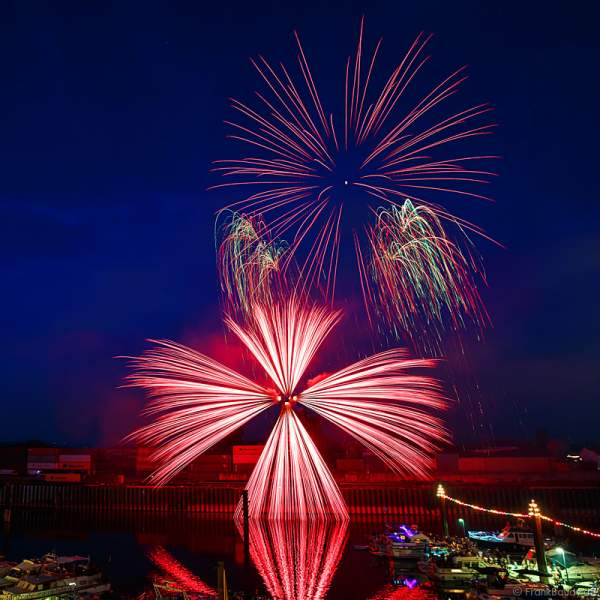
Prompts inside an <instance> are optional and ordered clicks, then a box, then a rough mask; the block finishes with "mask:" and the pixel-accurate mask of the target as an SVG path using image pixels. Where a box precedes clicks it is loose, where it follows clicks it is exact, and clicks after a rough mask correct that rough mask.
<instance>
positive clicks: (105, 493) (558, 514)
mask: <svg viewBox="0 0 600 600" xmlns="http://www.w3.org/2000/svg"><path fill="white" fill-rule="evenodd" d="M242 487H243V486H242V485H239V484H237V485H235V484H234V485H232V484H227V485H225V484H219V483H215V484H207V485H202V486H164V487H162V488H153V487H151V486H144V485H85V484H74V483H71V484H69V483H59V482H11V483H2V484H0V507H2V508H7V507H11V508H16V509H20V508H22V509H29V508H34V509H66V510H72V511H80V512H84V511H86V512H90V511H91V512H116V511H141V512H149V513H209V514H222V515H230V514H232V513H233V511H234V509H235V507H236V505H237V502H238V501H239V498H240V494H241V491H242ZM435 488H436V485H435V484H434V483H433V482H428V483H410V482H407V483H403V484H381V485H374V484H368V485H360V484H343V485H342V486H341V489H342V492H343V494H344V497H345V499H346V502H347V504H348V508H349V511H350V514H351V515H356V516H366V517H369V516H373V517H384V518H387V517H390V518H392V517H393V518H404V519H409V520H413V522H415V523H421V524H423V523H426V522H432V523H433V522H434V521H436V520H437V519H438V517H439V510H438V505H437V501H436V497H435ZM446 492H447V494H448V495H450V496H454V497H456V498H459V499H460V500H462V501H464V502H469V503H471V504H476V505H479V506H485V507H489V508H496V509H500V510H506V511H510V512H519V513H526V512H527V505H528V503H529V500H531V499H532V498H534V499H535V500H536V501H537V503H538V504H539V505H540V507H541V508H542V511H543V512H544V513H545V514H547V515H550V516H552V517H554V518H556V519H560V520H563V521H566V522H570V523H574V524H580V525H583V526H585V525H590V524H596V523H600V487H598V486H593V485H592V486H578V487H573V486H572V485H570V486H556V485H554V486H544V485H531V486H525V485H512V486H511V485H506V484H498V485H474V484H448V485H446ZM447 504H448V514H449V519H450V520H451V521H453V522H455V521H456V520H457V519H458V518H459V517H463V518H468V522H469V526H473V527H474V526H476V525H477V524H478V523H482V524H483V523H484V522H485V514H484V513H481V512H478V511H473V510H471V509H466V508H463V507H461V506H458V505H456V504H453V503H451V502H448V503H447Z"/></svg>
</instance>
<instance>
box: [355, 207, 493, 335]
mask: <svg viewBox="0 0 600 600" xmlns="http://www.w3.org/2000/svg"><path fill="white" fill-rule="evenodd" d="M463 238H464V242H465V244H468V243H469V240H468V238H467V237H466V236H463ZM368 240H369V250H370V255H369V256H368V258H363V255H362V253H360V252H359V253H358V254H357V256H358V260H359V273H360V278H361V284H362V290H363V293H364V295H365V306H366V307H367V309H368V312H369V316H370V318H371V313H372V312H373V311H374V310H379V311H382V312H383V313H384V316H385V317H387V318H388V319H389V320H392V321H393V317H394V316H397V317H398V318H399V319H400V321H401V323H402V329H403V330H404V331H406V332H409V334H410V335H411V337H412V340H413V344H414V345H416V346H419V345H420V342H421V340H423V339H425V340H430V339H432V338H434V337H435V338H437V340H438V341H439V340H441V339H442V336H443V330H442V328H441V326H440V324H442V323H444V322H445V321H449V322H450V323H451V324H452V327H453V329H455V330H456V329H459V328H461V327H463V326H464V325H465V324H464V319H465V318H469V319H470V321H471V322H473V323H474V324H476V325H477V326H479V327H482V326H483V325H485V324H487V322H488V320H489V319H488V316H487V312H486V310H485V307H484V305H483V302H482V300H481V297H480V295H479V291H478V289H477V285H476V284H475V281H474V279H473V273H474V272H476V271H477V270H478V265H477V264H476V262H475V261H474V260H471V261H469V260H468V259H467V258H466V257H467V256H469V255H468V253H466V252H463V251H461V249H460V247H459V246H458V244H457V243H456V242H454V241H452V240H451V239H449V237H448V236H447V234H446V232H445V231H444V228H443V226H442V223H441V222H440V219H439V218H438V216H437V214H436V212H435V211H434V210H432V209H431V208H429V207H427V206H415V204H413V202H411V201H410V200H406V201H405V202H404V203H403V204H402V205H399V206H396V205H394V206H391V207H390V208H387V209H383V208H381V209H379V210H378V211H377V214H376V220H375V223H374V224H373V225H372V226H370V227H369V229H368ZM365 261H366V263H365ZM369 275H370V277H369Z"/></svg>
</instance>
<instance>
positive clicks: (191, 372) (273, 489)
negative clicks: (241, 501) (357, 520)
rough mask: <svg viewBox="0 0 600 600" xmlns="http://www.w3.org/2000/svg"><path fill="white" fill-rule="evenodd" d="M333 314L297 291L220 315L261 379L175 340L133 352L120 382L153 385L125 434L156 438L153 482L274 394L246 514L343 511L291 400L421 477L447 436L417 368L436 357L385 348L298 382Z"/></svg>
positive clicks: (435, 389) (433, 387)
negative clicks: (273, 413) (243, 321)
mask: <svg viewBox="0 0 600 600" xmlns="http://www.w3.org/2000/svg"><path fill="white" fill-rule="evenodd" d="M339 319H340V313H339V312H336V311H332V310H330V309H328V308H326V307H321V306H316V305H310V304H306V303H300V302H299V301H298V300H296V299H294V298H293V297H292V298H291V299H289V300H288V301H287V302H286V303H285V304H278V305H273V306H262V305H257V306H255V307H254V310H253V312H252V318H251V321H250V323H249V324H248V325H240V324H239V323H237V322H236V321H234V320H233V319H231V318H229V319H227V324H228V325H229V327H230V328H231V330H232V331H233V332H234V333H235V334H236V335H237V336H238V337H239V339H240V340H241V342H242V343H243V344H244V346H245V347H246V348H247V349H248V350H249V351H250V352H251V354H252V355H253V356H254V357H255V358H256V360H257V361H258V363H259V364H260V365H261V367H262V369H263V370H264V372H265V374H266V375H267V376H268V378H269V380H270V384H269V386H265V385H260V384H258V383H255V382H253V381H251V380H250V379H248V378H246V377H244V376H243V375H240V374H238V373H236V372H235V371H233V370H231V369H229V368H227V367H225V366H224V365H222V364H220V363H218V362H216V361H214V360H212V359H210V358H208V357H207V356H205V355H203V354H200V353H198V352H195V351H193V350H190V349H188V348H186V347H184V346H181V345H179V344H175V343H173V342H165V341H160V342H156V346H155V347H154V348H153V349H151V350H149V351H148V352H146V354H144V355H143V356H142V357H140V358H136V359H133V361H132V366H133V367H134V369H135V371H134V373H132V374H131V375H129V377H128V383H129V385H130V386H135V387H141V388H144V389H146V390H147V391H148V392H149V394H150V396H151V398H152V400H151V402H150V404H149V406H148V408H147V411H146V412H147V413H148V414H150V415H152V416H154V417H155V420H154V422H152V423H150V424H149V425H146V426H145V427H142V428H141V429H139V430H137V431H135V432H134V433H133V434H131V435H130V436H129V438H130V439H132V440H134V441H137V442H141V443H144V444H149V445H152V446H156V447H157V449H156V450H155V452H154V454H153V459H154V460H156V461H157V462H158V465H159V466H158V468H157V470H156V471H155V473H154V474H153V475H152V477H151V481H152V482H154V483H155V484H157V485H160V484H163V483H165V482H167V481H168V480H169V479H171V478H172V477H174V476H175V475H176V474H177V473H178V472H179V471H180V470H181V469H183V468H184V467H185V466H186V465H188V464H189V463H190V462H191V461H192V460H194V459H195V458H196V457H198V456H199V455H200V454H201V453H202V452H204V451H206V450H207V449H208V448H210V447H211V446H213V445H214V444H216V443H217V442H218V441H220V440H222V439H223V438H224V437H225V436H227V435H228V434H230V433H232V432H233V431H235V430H236V429H237V428H239V427H241V426H242V425H244V424H245V423H247V422H248V421H249V420H250V419H252V418H253V417H255V416H257V415H258V414H260V413H261V412H262V411H264V410H266V409H267V408H269V407H270V406H272V405H273V404H276V405H278V406H279V408H280V410H281V413H280V416H279V419H278V421H277V424H276V425H275V428H274V430H273V432H272V434H271V436H270V437H269V440H268V442H267V445H266V446H265V449H264V451H263V454H262V455H261V457H260V459H259V462H258V465H257V467H256V471H255V472H254V473H253V474H252V475H251V477H250V480H249V482H248V486H247V489H248V496H249V500H250V503H251V510H252V514H253V516H258V515H262V516H267V517H269V518H283V517H290V516H294V517H297V518H307V517H310V516H314V515H318V516H324V515H333V516H334V517H337V518H345V517H346V510H345V507H344V504H343V500H342V498H341V494H340V492H339V489H338V488H337V486H336V484H335V482H334V480H333V477H332V476H331V473H330V472H329V470H328V469H327V466H326V465H325V463H324V461H323V459H322V458H321V456H320V455H319V453H318V451H317V449H316V447H315V445H314V443H313V442H312V440H311V439H310V437H309V436H308V434H307V432H306V430H305V429H304V427H303V426H302V424H301V422H300V420H299V419H298V417H297V416H296V414H295V413H294V405H295V404H296V403H298V404H301V405H305V406H307V407H309V408H310V409H312V410H314V411H315V412H317V413H318V414H320V415H322V416H323V417H324V418H326V419H328V420H329V421H331V422H332V423H334V424H336V425H337V426H338V427H340V428H341V429H342V430H344V431H346V432H347V433H349V434H350V435H352V436H354V437H355V438H356V439H357V440H358V441H360V442H361V443H362V444H364V445H365V446H366V447H367V448H369V449H370V450H371V451H372V452H374V453H375V454H376V455H377V456H379V457H380V458H381V459H382V460H383V461H384V462H385V463H386V464H387V465H388V466H389V467H391V468H392V469H394V470H396V471H397V472H400V473H404V474H407V475H410V476H413V477H418V478H423V477H426V476H427V472H428V469H429V468H430V467H431V452H432V451H433V450H434V449H435V448H436V447H437V445H438V444H439V443H440V442H442V441H444V440H445V439H447V436H446V432H445V430H444V428H443V425H442V423H441V421H440V420H439V418H438V417H436V416H434V415H432V414H430V411H432V410H433V411H437V410H440V409H443V408H444V407H445V401H444V399H443V397H442V394H441V390H440V387H439V384H438V383H437V382H436V381H435V380H434V379H431V378H429V377H425V376H421V375H416V374H414V370H415V369H420V368H431V367H433V366H434V365H435V362H434V361H432V360H421V359H411V358H409V357H408V356H407V354H406V353H405V352H404V351H403V350H399V349H396V350H390V351H387V352H382V353H379V354H376V355H374V356H371V357H368V358H366V359H363V360H361V361H358V362H356V363H354V364H353V365H350V366H349V367H346V368H345V369H342V370H340V371H338V372H336V373H333V374H331V375H329V376H327V377H325V378H323V379H320V380H319V381H317V382H316V383H314V384H312V385H309V386H308V387H306V388H305V387H303V386H302V380H303V378H304V377H305V376H306V371H307V369H308V366H309V364H310V362H311V361H312V359H313V358H314V356H315V354H316V353H317V351H318V349H319V347H320V346H321V345H322V343H323V341H324V339H325V338H326V337H327V335H328V334H329V333H330V332H331V330H332V329H333V327H334V326H335V325H336V323H337V322H338V321H339ZM270 386H274V388H272V387H270Z"/></svg>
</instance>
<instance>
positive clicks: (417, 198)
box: [213, 23, 494, 337]
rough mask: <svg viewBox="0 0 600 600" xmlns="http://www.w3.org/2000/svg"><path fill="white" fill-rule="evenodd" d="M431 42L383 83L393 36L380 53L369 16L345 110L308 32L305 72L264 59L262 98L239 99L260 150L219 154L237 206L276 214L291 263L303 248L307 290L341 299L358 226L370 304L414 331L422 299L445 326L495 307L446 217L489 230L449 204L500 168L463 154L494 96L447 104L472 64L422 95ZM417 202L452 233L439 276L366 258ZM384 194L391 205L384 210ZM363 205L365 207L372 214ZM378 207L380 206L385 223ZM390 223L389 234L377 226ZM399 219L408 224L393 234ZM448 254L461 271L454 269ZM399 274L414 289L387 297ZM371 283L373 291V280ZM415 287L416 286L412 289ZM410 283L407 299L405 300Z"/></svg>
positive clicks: (351, 66)
mask: <svg viewBox="0 0 600 600" xmlns="http://www.w3.org/2000/svg"><path fill="white" fill-rule="evenodd" d="M429 39H430V38H429V37H426V36H423V35H419V36H418V37H417V38H416V39H415V41H414V42H413V43H412V45H411V46H410V47H409V49H408V51H407V52H406V55H405V56H404V57H403V59H402V61H401V62H400V63H399V65H398V66H397V67H396V68H395V69H394V70H393V71H392V73H391V74H390V75H389V77H388V78H387V80H383V81H379V74H378V73H377V69H376V66H375V65H376V59H377V56H378V54H379V51H380V49H381V44H382V41H381V40H380V41H379V42H378V43H377V45H376V46H375V48H374V50H373V51H372V53H371V54H370V56H369V54H368V52H366V50H365V48H364V43H363V25H362V23H361V28H360V34H359V38H358V44H357V48H356V52H355V53H354V55H353V56H352V57H349V58H348V60H347V63H346V69H345V84H344V103H343V110H342V111H339V112H340V114H338V112H336V111H329V110H328V109H326V108H325V106H326V103H325V102H324V101H323V100H322V96H321V93H320V92H319V88H318V86H317V84H316V80H315V78H314V77H313V73H312V71H311V69H310V67H309V63H308V60H307V57H306V54H305V52H304V49H303V47H302V45H301V43H300V39H299V37H298V35H296V42H297V46H298V66H299V71H300V78H299V80H298V81H296V78H295V77H294V76H293V74H292V72H291V71H290V70H289V69H288V68H286V67H285V66H284V65H283V64H281V65H280V66H279V67H278V68H277V67H275V66H273V65H272V64H271V63H270V62H268V61H267V60H266V59H265V58H263V57H260V58H259V59H257V60H253V61H252V64H253V65H254V67H255V68H256V70H257V72H258V74H259V76H260V79H261V80H262V82H263V84H264V88H265V89H264V90H263V91H258V92H256V96H257V100H256V104H255V105H252V106H251V105H249V104H246V103H243V102H241V101H238V100H233V102H232V107H233V109H234V110H235V111H236V113H237V114H238V115H239V119H238V120H236V121H227V124H228V126H229V127H230V128H231V130H232V132H231V134H230V136H229V137H230V138H232V139H234V140H236V141H238V142H240V143H242V144H244V145H245V147H246V148H248V149H249V152H250V154H245V155H244V156H243V158H239V159H230V160H220V161H216V165H215V170H216V171H217V172H219V173H221V174H222V175H223V176H224V177H225V178H226V179H227V181H225V182H224V183H222V184H218V185H215V186H213V187H217V188H218V187H224V188H228V189H230V190H231V193H232V195H234V197H235V198H236V199H235V200H234V201H233V202H232V203H231V204H230V208H232V209H235V210H239V211H241V212H243V213H244V214H245V215H246V216H247V218H251V219H254V218H259V217H260V218H265V219H267V221H266V222H267V223H268V227H269V231H270V235H271V236H272V239H284V238H285V239H289V241H290V244H289V247H288V257H287V259H286V264H290V261H291V257H292V256H294V257H296V259H297V262H298V269H299V277H298V282H299V285H300V286H301V288H302V290H307V289H312V290H320V293H322V294H323V297H324V298H325V299H326V300H328V301H330V302H333V298H334V294H335V289H336V278H337V269H338V262H339V253H340V246H341V245H343V244H342V243H341V242H342V237H343V236H347V235H350V231H354V232H355V233H354V236H355V244H356V255H357V260H358V263H359V264H358V266H359V270H360V272H361V273H362V275H364V276H367V277H371V276H372V277H373V281H372V282H371V283H370V284H369V285H374V286H375V287H377V288H381V290H380V291H379V292H376V293H375V294H372V295H365V298H364V300H365V305H366V306H367V309H369V308H371V307H370V302H373V301H377V303H378V304H379V308H378V309H377V310H376V314H377V315H378V316H379V317H382V318H384V319H386V322H387V323H388V324H391V325H392V326H393V327H397V328H398V329H400V330H404V331H406V332H408V333H409V334H412V335H413V337H414V335H418V334H421V333H422V328H421V327H420V326H419V323H418V321H417V320H416V319H415V318H414V313H415V312H416V310H417V309H416V308H415V306H414V302H415V301H417V300H418V301H419V303H420V305H419V308H418V311H419V312H420V313H421V314H422V315H423V316H424V319H425V320H426V321H428V322H432V323H435V326H436V327H440V328H441V327H443V325H444V323H445V319H446V317H448V314H449V313H452V314H451V316H450V323H451V325H452V327H453V328H456V326H457V325H460V324H462V323H463V320H462V316H461V314H457V311H458V313H465V314H466V315H467V316H468V317H469V318H470V320H471V321H472V322H475V323H476V324H477V325H478V326H480V325H482V324H484V323H485V319H481V318H475V319H473V317H474V316H478V317H481V315H482V314H483V312H484V309H483V308H482V307H481V301H480V298H479V295H478V293H477V291H476V287H475V275H476V274H477V270H476V269H475V270H473V269H472V264H471V261H470V260H469V257H464V256H462V254H461V249H460V247H459V245H458V244H453V245H452V248H450V247H449V245H448V244H450V243H451V242H450V241H449V240H448V237H447V236H446V234H445V233H443V230H442V229H441V223H442V221H444V223H445V224H446V226H447V227H449V228H450V229H452V230H453V231H457V232H458V235H459V236H462V235H463V233H464V232H465V231H470V232H476V233H478V234H481V235H484V234H483V232H482V231H481V230H480V229H479V228H478V227H477V226H475V225H473V224H471V223H469V222H467V221H465V220H463V219H462V218H460V217H459V216H457V215H456V214H455V213H456V211H455V210H451V209H450V207H448V204H449V202H448V201H449V200H453V201H454V200H458V199H460V198H464V199H473V198H479V199H487V198H486V196H484V195H482V194H480V193H479V192H478V191H477V189H476V186H479V185H481V184H484V183H486V182H487V180H488V179H489V177H490V176H491V175H493V173H491V172H490V171H489V170H487V169H485V168H484V167H483V166H482V165H483V164H485V162H486V161H487V160H488V159H491V158H494V157H493V156H488V155H481V154H470V153H467V152H465V151H464V142H465V141H466V140H471V139H473V138H477V137H480V136H486V135H488V134H490V133H491V131H492V129H493V125H492V124H490V123H489V122H488V121H487V119H486V115H487V113H488V112H489V111H490V110H491V108H490V107H489V106H488V105H487V104H477V105H474V106H470V107H467V108H462V109H459V110H458V111H457V112H455V110H456V109H452V108H450V109H447V108H446V107H447V106H452V104H453V102H451V101H450V99H451V98H453V97H454V96H455V95H456V94H457V93H458V91H459V89H460V87H461V84H462V83H463V82H464V81H465V79H466V75H465V72H464V69H463V68H461V69H458V70H456V71H454V72H453V73H451V74H450V75H449V76H448V77H446V78H445V79H443V80H442V81H441V82H439V83H438V84H437V85H434V86H433V87H427V88H426V91H425V93H424V94H422V95H420V96H418V97H417V98H415V95H416V94H415V93H414V88H415V87H416V86H417V83H416V80H417V79H418V76H419V75H420V74H421V71H422V70H423V68H424V66H425V64H426V63H427V62H428V59H429V57H428V56H426V55H425V49H426V46H427V44H428V42H429ZM444 110H446V114H445V115H444V116H443V117H442V116H441V114H443V111H444ZM448 112H449V114H447V113H448ZM407 200H408V201H410V203H411V206H413V207H415V209H416V210H417V211H418V210H423V209H425V208H426V209H427V210H428V217H429V219H430V224H431V226H432V227H434V229H435V230H436V233H438V234H439V233H440V231H441V232H442V237H443V238H444V239H445V240H446V241H444V242H442V245H445V246H446V247H445V248H443V249H441V248H439V247H438V249H437V253H438V256H437V257H434V256H433V254H429V257H430V259H431V260H432V261H433V265H430V266H433V268H434V270H436V271H437V272H436V273H435V274H434V273H432V272H430V273H429V274H428V275H429V276H432V277H435V281H424V280H423V279H422V278H419V277H415V269H418V268H419V267H418V266H415V265H413V264H412V263H411V262H410V261H408V262H407V261H405V260H401V259H400V260H394V259H390V260H385V259H382V256H381V254H380V253H374V257H373V261H372V262H371V263H370V265H369V268H367V269H364V268H363V265H362V264H361V261H362V257H363V255H364V254H365V253H366V252H367V251H373V250H374V248H373V243H385V242H386V240H385V239H378V238H380V237H381V235H384V237H388V236H391V237H392V238H399V237H403V236H404V235H406V234H405V232H403V231H402V230H401V227H402V224H401V223H400V224H398V223H396V222H395V217H394V218H391V219H387V218H385V217H384V216H383V213H385V212H386V211H387V213H388V214H392V213H391V212H390V211H391V210H393V209H394V208H398V210H400V211H402V209H403V206H406V201H407ZM440 200H441V201H443V204H444V208H442V207H441V206H440V202H439V201H440ZM373 202H375V205H373ZM382 203H383V208H382V209H381V210H379V211H377V210H375V209H377V208H378V207H380V206H381V205H382ZM357 206H358V207H359V208H360V207H364V210H362V213H361V211H360V210H357V209H356V207H357ZM373 212H376V213H377V214H376V216H375V224H373V221H372V215H373ZM358 214H362V216H361V217H358V216H357V215H358ZM350 215H351V216H350ZM382 219H383V221H384V223H382V222H381V221H382ZM382 226H383V227H384V229H385V231H384V232H377V229H378V228H379V227H382ZM393 227H400V230H396V231H392V228H393ZM413 233H414V232H413ZM387 242H388V243H389V242H390V240H389V239H388V240H387ZM350 243H351V242H350ZM432 243H434V242H432ZM377 250H378V251H381V250H383V249H382V248H378V249H377ZM440 250H441V254H440ZM388 251H389V248H388ZM434 252H435V250H434ZM420 262H421V265H422V266H426V265H425V264H424V263H423V261H422V260H421V261H420ZM442 263H445V266H444V265H443V264H442ZM449 263H453V266H454V268H453V269H450V270H449V269H447V268H445V267H447V266H449ZM392 265H393V268H392ZM391 271H394V272H393V273H391ZM457 271H458V272H457ZM421 275H423V273H421ZM444 278H446V280H445V281H444ZM396 280H400V285H403V286H404V287H402V288H401V289H400V290H399V291H398V290H396V289H395V288H394V290H393V291H394V294H393V295H392V298H391V300H389V301H388V299H387V295H386V294H387V290H386V289H385V288H386V287H388V286H390V285H393V284H395V283H397V281H396ZM461 282H463V283H466V286H464V287H462V286H461V285H459V284H460V283H461ZM362 284H363V288H364V287H365V285H366V283H365V281H362ZM412 284H414V285H416V286H417V287H416V289H414V290H410V289H409V286H410V285H412ZM406 291H408V298H406V299H404V298H403V299H399V297H398V296H399V295H400V294H401V293H402V294H403V293H404V292H406ZM407 304H408V305H410V307H411V309H412V313H409V314H408V315H407V314H406V313H405V312H404V309H405V308H406V305H407ZM440 304H445V305H446V306H447V309H448V310H442V309H441V306H440ZM415 327H416V329H415ZM399 333H400V332H399Z"/></svg>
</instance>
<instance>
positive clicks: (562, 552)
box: [556, 546, 569, 581]
mask: <svg viewBox="0 0 600 600" xmlns="http://www.w3.org/2000/svg"><path fill="white" fill-rule="evenodd" d="M556 551H557V552H558V553H559V554H561V555H562V561H563V567H564V568H565V573H566V574H567V581H569V567H567V557H566V556H565V550H564V548H561V547H560V546H559V547H558V548H556Z"/></svg>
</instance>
